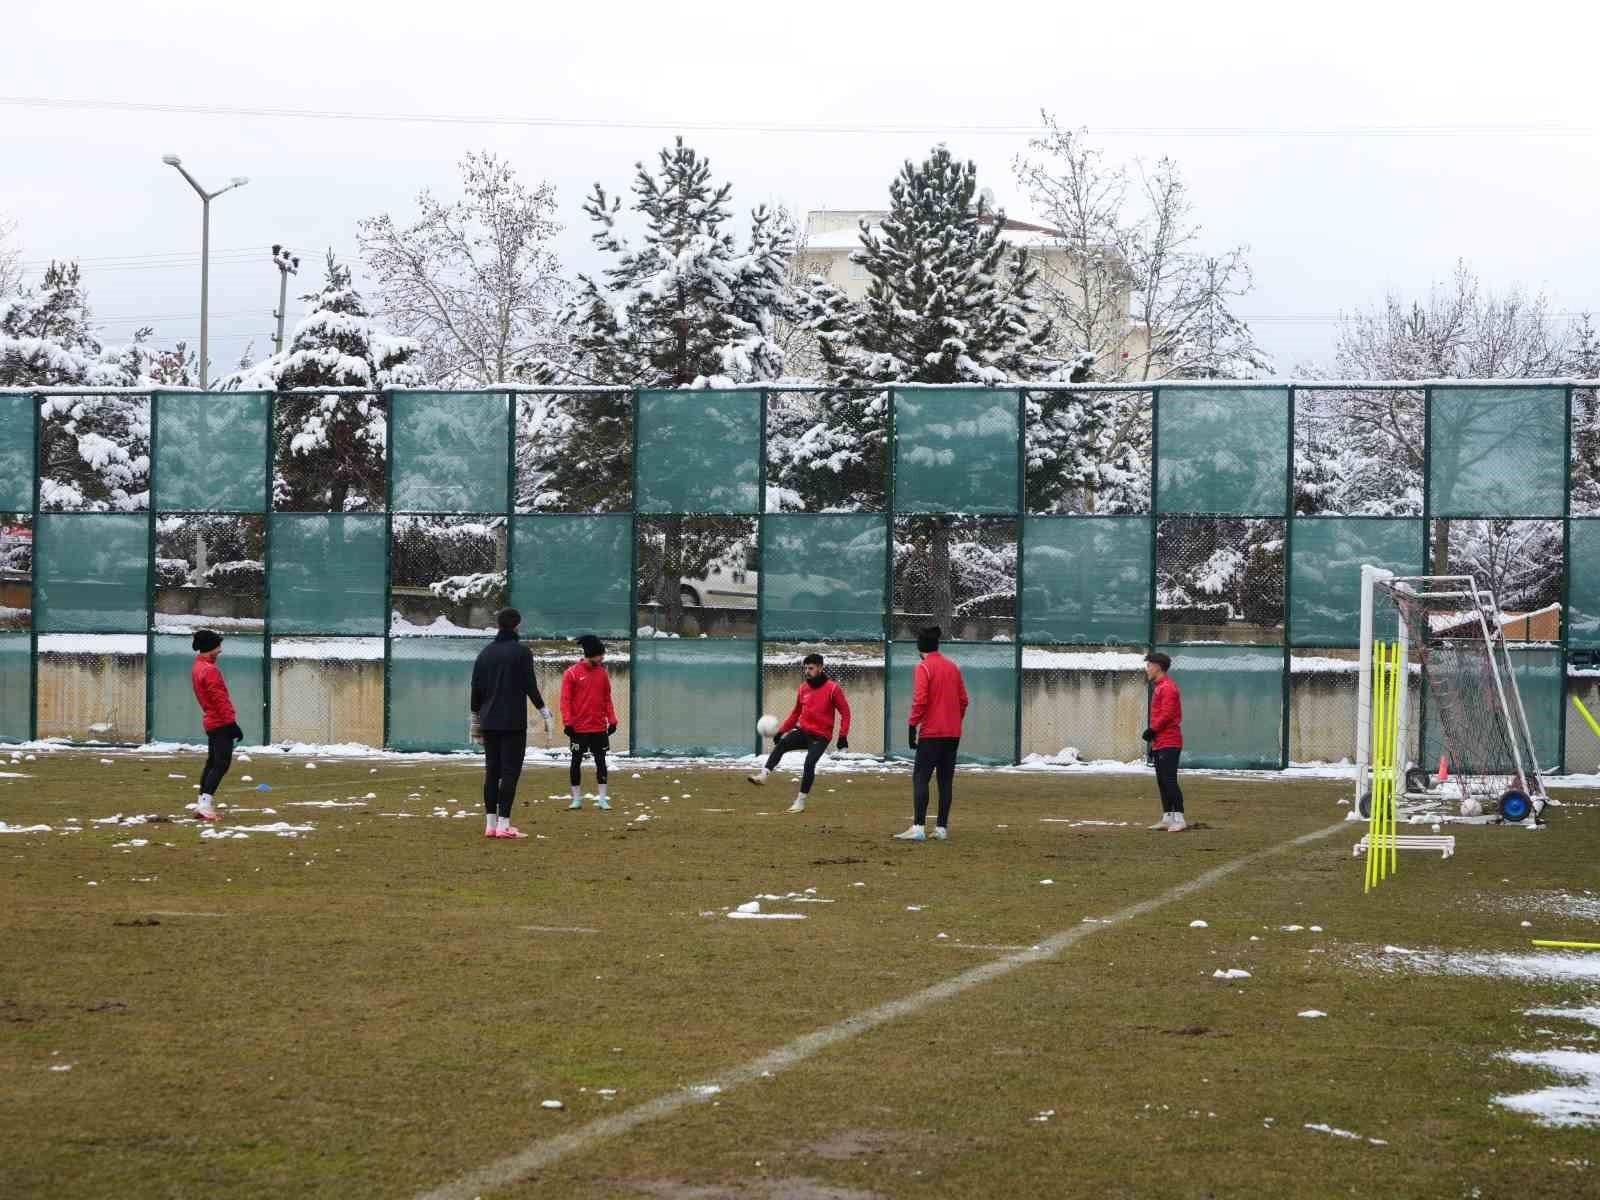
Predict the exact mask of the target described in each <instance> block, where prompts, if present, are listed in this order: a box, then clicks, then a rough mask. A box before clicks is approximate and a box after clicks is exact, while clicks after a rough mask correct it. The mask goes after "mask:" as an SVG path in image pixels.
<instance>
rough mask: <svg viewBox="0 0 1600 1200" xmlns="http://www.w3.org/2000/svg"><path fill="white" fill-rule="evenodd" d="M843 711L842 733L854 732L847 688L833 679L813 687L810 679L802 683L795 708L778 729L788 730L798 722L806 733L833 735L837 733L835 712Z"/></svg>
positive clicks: (841, 734) (840, 731)
mask: <svg viewBox="0 0 1600 1200" xmlns="http://www.w3.org/2000/svg"><path fill="white" fill-rule="evenodd" d="M836 711H837V712H838V714H839V736H840V737H842V738H848V737H849V736H850V702H849V701H848V700H846V699H845V698H844V689H843V688H842V687H840V686H839V685H838V684H837V683H835V682H834V681H833V680H831V679H830V680H828V681H827V682H825V683H824V684H823V685H822V686H821V687H812V686H811V685H810V684H809V683H802V684H801V685H800V690H799V692H797V693H796V695H795V702H794V711H793V712H791V713H790V714H789V715H788V716H787V717H785V718H784V719H783V724H782V725H780V726H778V733H779V734H785V733H788V732H789V730H791V729H793V728H794V727H795V726H796V725H798V726H800V729H801V731H802V732H804V733H810V734H815V735H816V736H817V737H825V738H831V737H832V736H833V714H834V713H835V712H836Z"/></svg>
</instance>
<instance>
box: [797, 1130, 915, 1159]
mask: <svg viewBox="0 0 1600 1200" xmlns="http://www.w3.org/2000/svg"><path fill="white" fill-rule="evenodd" d="M905 1143H906V1139H905V1138H903V1137H901V1136H899V1135H897V1134H893V1133H878V1132H875V1131H873V1130H870V1129H841V1130H840V1131H839V1132H837V1133H831V1134H829V1135H828V1136H827V1137H825V1138H823V1139H822V1140H821V1141H820V1142H812V1143H811V1144H810V1145H809V1146H802V1147H801V1150H802V1152H803V1153H806V1154H810V1155H814V1156H815V1157H817V1158H825V1159H827V1160H828V1161H829V1162H849V1161H851V1160H852V1159H857V1158H866V1157H867V1156H868V1155H871V1154H882V1153H883V1152H884V1151H886V1150H898V1149H900V1148H901V1147H902V1146H904V1145H905Z"/></svg>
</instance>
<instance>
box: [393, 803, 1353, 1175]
mask: <svg viewBox="0 0 1600 1200" xmlns="http://www.w3.org/2000/svg"><path fill="white" fill-rule="evenodd" d="M1344 828H1345V823H1344V822H1343V821H1340V822H1338V823H1337V824H1334V825H1329V826H1327V827H1326V828H1323V829H1318V830H1316V831H1315V832H1313V833H1306V834H1302V835H1300V836H1299V837H1296V838H1291V839H1289V840H1288V841H1286V842H1280V843H1278V845H1276V846H1271V847H1268V848H1267V849H1265V850H1258V851H1256V852H1255V853H1254V854H1247V855H1245V856H1244V857H1243V858H1236V859H1234V860H1233V861H1232V862H1228V863H1223V864H1222V865H1221V866H1219V867H1213V868H1211V870H1209V871H1205V872H1202V873H1201V874H1199V875H1196V876H1195V877H1194V878H1193V879H1190V880H1187V881H1185V882H1184V883H1180V884H1178V885H1177V886H1175V887H1171V888H1168V889H1167V890H1166V891H1164V892H1162V893H1161V894H1160V895H1157V896H1152V897H1150V898H1149V899H1148V900H1139V901H1137V902H1135V903H1133V904H1129V905H1127V906H1126V907H1124V908H1119V909H1118V910H1117V911H1116V912H1114V913H1112V914H1111V915H1110V916H1106V917H1101V918H1099V919H1098V920H1097V921H1096V922H1095V923H1093V924H1079V925H1074V926H1072V927H1071V928H1070V929H1065V930H1063V931H1061V932H1060V933H1056V934H1053V935H1051V936H1050V937H1048V938H1045V939H1044V940H1042V941H1041V942H1039V944H1038V945H1036V946H1030V947H1029V948H1027V949H1026V950H1021V951H1018V952H1017V953H1015V954H1008V955H1006V956H1005V957H1003V958H997V959H993V960H991V961H990V962H986V963H982V964H980V965H979V966H976V967H971V968H969V969H968V970H966V971H963V972H962V973H961V974H959V975H955V976H952V977H951V978H949V979H946V980H943V981H942V982H939V983H935V984H933V985H931V986H929V987H925V988H922V989H921V990H920V991H915V992H912V993H911V994H910V995H907V996H901V997H900V998H899V999H896V1000H888V1001H885V1002H884V1003H882V1004H879V1005H877V1006H876V1007H874V1008H869V1009H867V1010H866V1011H865V1012H860V1013H857V1014H855V1015H854V1016H850V1017H845V1018H844V1019H843V1020H842V1021H837V1022H835V1023H834V1024H832V1025H826V1026H824V1027H823V1028H821V1029H817V1030H814V1031H812V1032H811V1033H807V1034H802V1035H801V1036H800V1037H797V1038H795V1039H794V1040H793V1041H792V1042H789V1043H788V1044H786V1045H783V1046H779V1047H778V1048H777V1049H776V1050H769V1051H768V1052H767V1053H766V1054H763V1055H761V1056H760V1057H759V1058H754V1059H751V1060H750V1061H749V1062H747V1063H744V1064H742V1065H740V1066H737V1067H733V1068H730V1069H729V1070H726V1071H724V1072H722V1073H721V1074H720V1075H716V1076H714V1077H712V1078H711V1079H708V1080H706V1081H705V1082H703V1083H699V1084H696V1085H694V1086H693V1087H686V1088H679V1089H677V1090H675V1091H671V1092H666V1093H664V1094H662V1095H660V1096H657V1097H656V1098H655V1099H654V1100H648V1101H646V1102H645V1103H643V1104H640V1105H636V1106H635V1107H633V1108H630V1109H628V1110H626V1111H625V1112H620V1113H617V1114H616V1115H614V1116H610V1117H601V1118H599V1119H598V1120H594V1121H590V1122H589V1123H588V1124H586V1125H582V1126H579V1127H578V1128H577V1129H574V1130H572V1131H571V1132H570V1133H562V1134H557V1135H556V1136H555V1137H550V1138H544V1139H542V1140H540V1141H537V1142H534V1143H532V1144H531V1145H529V1146H527V1147H525V1148H524V1149H522V1150H519V1151H517V1152H516V1153H515V1154H512V1155H510V1156H508V1157H506V1158H502V1159H499V1160H498V1161H496V1162H492V1163H489V1164H487V1165H486V1166H482V1167H479V1168H477V1169H476V1170H473V1171H469V1172H467V1173H466V1174H465V1175H462V1176H460V1177H459V1178H456V1179H452V1180H450V1181H449V1182H448V1183H445V1184H441V1185H440V1186H439V1187H436V1188H434V1189H432V1190H431V1191H427V1192H421V1193H418V1196H417V1200H475V1198H476V1197H479V1196H481V1195H483V1193H485V1192H489V1191H493V1190H494V1189H496V1188H502V1187H507V1186H509V1185H511V1184H513V1183H516V1182H518V1181H519V1180H522V1179H526V1178H528V1177H529V1176H530V1175H532V1174H534V1173H535V1172H536V1171H539V1170H542V1169H543V1168H545V1167H548V1166H549V1165H550V1164H551V1163H554V1162H557V1161H559V1160H560V1159H563V1158H566V1157H568V1156H569V1155H572V1154H578V1153H581V1152H582V1151H584V1150H587V1149H589V1148H590V1147H591V1146H593V1145H595V1144H596V1143H598V1142H603V1141H605V1140H607V1139H608V1138H614V1137H620V1136H621V1135H623V1134H625V1133H629V1132H631V1131H632V1130H634V1129H637V1128H639V1126H641V1125H647V1124H649V1123H650V1122H652V1121H658V1120H660V1119H662V1118H663V1117H669V1116H671V1115H673V1114H674V1113H676V1112H678V1111H680V1110H682V1109H685V1108H688V1107H689V1106H690V1105H693V1104H704V1103H706V1102H708V1101H710V1100H712V1099H714V1098H715V1097H716V1096H718V1095H720V1094H721V1093H723V1092H726V1091H728V1090H729V1089H731V1088H735V1087H738V1086H739V1085H740V1084H745V1083H752V1082H754V1081H755V1080H757V1079H762V1078H764V1077H767V1076H772V1075H776V1074H778V1072H780V1071H785V1070H788V1069H789V1068H790V1067H793V1066H796V1065H798V1064H800V1063H803V1062H805V1061H806V1060H807V1059H809V1058H813V1057H815V1056H816V1055H818V1054H820V1053H822V1052H823V1051H824V1050H828V1049H831V1048H832V1047H834V1046H837V1045H838V1044H839V1043H841V1042H847V1041H850V1040H851V1039H853V1038H857V1037H860V1036H861V1035H862V1034H864V1033H870V1032H871V1031H872V1030H874V1029H877V1028H878V1027H879V1026H881V1025H887V1024H889V1023H890V1022H891V1021H898V1020H900V1019H901V1018H902V1017H911V1016H915V1015H916V1014H917V1013H920V1012H921V1011H922V1010H923V1009H925V1008H929V1007H931V1006H932V1005H935V1004H940V1003H942V1002H944V1001H946V1000H952V999H954V998H955V997H957V996H960V995H961V994H962V993H964V992H967V991H970V990H972V989H973V988H975V987H979V986H981V985H983V984H986V983H992V982H994V981H995V980H996V979H1001V978H1003V977H1005V976H1006V975H1009V974H1011V972H1013V971H1015V970H1017V969H1018V968H1019V967H1025V966H1028V965H1030V964H1032V963H1037V962H1045V961H1047V960H1049V959H1052V958H1055V957H1056V956H1058V955H1060V954H1061V953H1063V952H1064V951H1066V950H1067V949H1069V948H1070V947H1071V946H1073V945H1075V944H1076V943H1078V942H1080V941H1082V940H1083V939H1084V938H1086V937H1089V936H1091V935H1092V934H1095V933H1098V932H1100V931H1101V930H1103V929H1105V928H1107V927H1108V926H1113V925H1122V924H1125V923H1127V922H1129V921H1133V920H1136V919H1138V918H1139V917H1142V916H1144V915H1145V914H1146V913H1149V912H1153V911H1155V910H1156V909H1158V908H1162V907H1164V906H1165V905H1168V904H1171V903H1172V902H1173V901H1175V900H1182V899H1183V898H1184V897H1185V896H1190V895H1193V894H1194V893H1195V892H1198V891H1202V890H1204V889H1205V888H1208V887H1210V886H1211V885H1212V884H1214V883H1218V882H1220V881H1221V880H1223V879H1226V878H1227V877H1228V876H1230V875H1234V874H1237V873H1238V872H1240V871H1242V870H1244V869H1245V868H1246V867H1250V866H1254V865H1255V864H1256V863H1258V862H1260V861H1261V860H1263V859H1266V858H1270V857H1272V856H1273V855H1275V854H1281V853H1282V852H1283V851H1285V850H1292V849H1294V848H1295V847H1297V846H1303V845H1306V844H1307V843H1308V842H1314V841H1317V840H1318V839H1320V838H1325V837H1328V836H1329V835H1330V834H1334V833H1338V832H1340V831H1341V830H1343V829H1344Z"/></svg>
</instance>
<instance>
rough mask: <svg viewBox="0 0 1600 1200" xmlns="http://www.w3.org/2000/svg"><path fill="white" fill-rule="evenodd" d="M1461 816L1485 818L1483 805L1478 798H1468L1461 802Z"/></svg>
mask: <svg viewBox="0 0 1600 1200" xmlns="http://www.w3.org/2000/svg"><path fill="white" fill-rule="evenodd" d="M1461 815H1462V816H1463V817H1481V816H1483V803H1482V802H1481V801H1480V800H1478V798H1477V797H1476V796H1468V797H1466V799H1464V800H1462V801H1461Z"/></svg>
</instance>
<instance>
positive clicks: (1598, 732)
mask: <svg viewBox="0 0 1600 1200" xmlns="http://www.w3.org/2000/svg"><path fill="white" fill-rule="evenodd" d="M1572 707H1573V708H1575V709H1577V710H1578V711H1579V712H1580V713H1582V714H1583V719H1584V720H1585V721H1587V722H1589V729H1590V731H1591V732H1592V733H1593V734H1594V735H1595V737H1597V738H1600V721H1596V720H1595V719H1594V718H1593V717H1591V716H1590V715H1589V710H1588V709H1587V708H1585V707H1584V706H1583V701H1582V700H1579V699H1578V698H1577V697H1576V696H1574V697H1573V698H1572Z"/></svg>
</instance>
